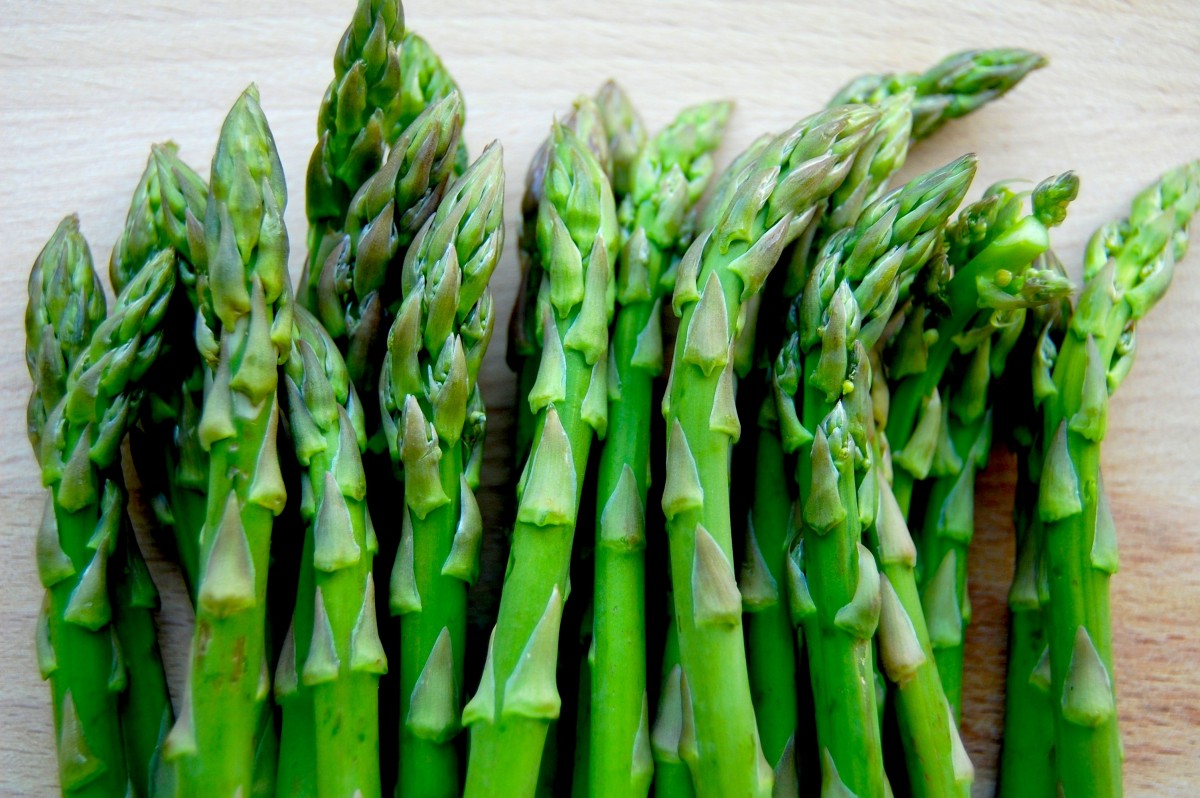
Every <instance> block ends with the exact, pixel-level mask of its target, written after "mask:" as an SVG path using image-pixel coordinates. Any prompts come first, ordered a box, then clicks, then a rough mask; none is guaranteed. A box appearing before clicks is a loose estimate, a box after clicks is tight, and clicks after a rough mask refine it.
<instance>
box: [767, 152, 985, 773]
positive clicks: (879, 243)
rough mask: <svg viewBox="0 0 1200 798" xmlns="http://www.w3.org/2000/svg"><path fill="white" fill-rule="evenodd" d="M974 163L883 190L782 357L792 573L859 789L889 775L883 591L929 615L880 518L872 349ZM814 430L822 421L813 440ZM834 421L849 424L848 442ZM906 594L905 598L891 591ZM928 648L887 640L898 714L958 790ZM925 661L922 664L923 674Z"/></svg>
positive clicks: (817, 681) (835, 248) (820, 694)
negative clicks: (877, 652)
mask: <svg viewBox="0 0 1200 798" xmlns="http://www.w3.org/2000/svg"><path fill="white" fill-rule="evenodd" d="M974 174H975V159H974V157H973V156H964V157H963V158H960V159H958V160H956V161H953V162H951V163H950V164H947V165H946V166H944V167H942V168H940V169H937V170H934V171H933V172H930V173H927V174H925V175H922V176H921V177H918V178H917V179H915V180H913V181H911V182H910V183H908V184H906V185H905V186H903V187H901V188H899V189H897V190H895V191H893V192H891V193H890V194H888V195H886V196H884V197H883V198H881V199H880V200H878V201H877V202H875V203H873V204H871V205H870V206H868V207H867V208H866V209H865V210H864V212H863V214H862V216H861V217H860V218H859V220H858V222H857V223H856V224H855V225H854V227H852V228H850V229H847V230H843V231H841V232H839V233H836V234H835V235H834V236H833V237H832V238H830V239H829V241H828V243H827V244H826V245H825V246H824V247H823V248H822V251H821V253H820V256H819V257H818V258H817V260H816V262H815V264H814V266H813V269H812V271H811V273H810V275H809V278H808V282H807V285H806V287H805V289H804V293H803V294H802V295H801V296H800V298H799V300H798V301H797V302H796V304H795V305H794V306H793V307H794V310H793V316H792V318H793V320H794V321H793V323H794V326H795V329H794V332H793V333H792V335H791V336H790V337H789V339H788V340H787V341H786V342H785V344H784V347H783V349H782V350H781V353H780V355H779V357H778V359H777V361H776V364H775V386H776V391H775V392H776V397H777V402H778V405H777V413H778V417H779V419H780V429H781V433H782V438H781V440H782V442H783V445H784V449H785V450H786V451H796V450H799V451H800V459H799V464H798V470H797V481H798V485H799V486H800V488H801V489H800V496H801V499H800V502H801V504H800V507H799V513H800V519H801V521H802V522H803V524H802V526H801V529H802V533H803V536H804V537H803V542H802V544H801V545H802V546H803V555H802V557H803V562H804V572H803V574H802V575H800V574H798V575H794V576H793V577H792V579H791V580H790V581H789V584H790V585H791V586H793V587H795V588H796V589H799V588H800V587H804V589H805V590H807V592H808V593H809V595H810V598H809V599H805V600H803V601H801V603H802V604H809V603H811V605H812V606H811V608H810V609H809V611H808V612H806V613H802V617H803V624H804V637H805V640H806V641H807V643H808V650H809V667H810V671H811V674H812V682H813V693H814V697H815V700H816V703H817V706H818V707H821V708H822V709H821V710H820V711H819V712H818V716H817V738H818V739H817V742H818V744H819V746H820V747H821V750H822V762H823V770H824V774H823V777H824V779H825V780H826V781H829V782H830V783H834V782H833V779H834V778H835V774H836V776H837V778H840V779H841V780H842V781H843V783H845V784H846V786H847V787H848V788H849V789H850V790H851V792H853V793H854V794H857V795H880V794H882V791H883V789H884V784H885V782H884V777H883V771H882V752H881V748H880V738H879V727H878V725H877V724H878V715H877V705H876V695H875V686H874V674H873V673H872V672H871V666H872V658H871V653H872V646H871V637H872V635H873V634H874V630H875V626H876V624H877V623H878V622H879V617H880V615H879V613H880V607H881V602H882V606H883V607H887V608H889V609H893V610H894V611H895V612H894V613H893V614H894V615H896V616H897V617H902V616H903V615H904V614H907V615H908V616H910V617H911V616H919V615H920V603H919V600H918V597H917V590H916V581H915V577H914V575H913V573H912V565H913V561H912V560H908V561H902V560H899V559H897V558H896V557H894V556H893V554H892V549H893V548H895V546H896V545H897V544H896V543H895V542H894V541H895V540H897V539H907V536H908V531H907V529H897V528H896V527H895V526H894V525H887V526H884V527H878V528H876V527H875V526H874V525H873V524H872V523H871V520H872V518H873V517H874V515H875V512H874V511H875V505H874V502H875V501H876V499H875V494H874V492H888V491H886V486H883V487H881V486H879V484H878V479H879V477H878V472H875V473H872V468H873V465H872V463H873V461H874V460H875V459H878V456H877V454H876V452H875V448H876V443H875V442H874V441H872V440H871V438H872V437H873V436H871V435H869V434H868V433H869V431H870V428H871V422H872V418H873V409H872V405H871V401H870V391H871V379H870V371H871V369H870V365H869V363H868V362H867V355H866V352H867V350H868V348H869V347H873V346H874V345H875V343H876V342H877V340H878V338H879V337H880V335H881V334H882V332H883V328H884V325H885V324H886V323H887V321H888V320H889V319H890V317H891V314H892V310H893V307H894V304H895V301H896V297H897V296H898V294H899V290H900V285H901V283H902V282H904V281H905V280H906V279H910V278H911V276H912V275H913V274H914V273H915V272H916V271H918V270H919V269H921V268H922V267H923V266H924V264H925V263H926V262H927V261H928V260H929V259H930V258H931V257H933V256H935V255H936V253H937V249H938V246H939V244H940V239H941V236H942V227H943V225H944V224H945V223H946V221H947V220H948V219H949V217H950V215H951V214H952V213H953V212H954V209H955V208H956V207H957V206H958V204H959V202H960V201H961V200H962V197H963V195H964V194H965V192H966V190H967V187H968V186H969V185H970V182H971V178H972V177H973V176H974ZM822 331H823V333H822ZM852 363H853V364H854V367H853V368H851V364H852ZM851 376H852V377H853V378H854V381H853V382H849V381H848V380H849V378H850V377H851ZM801 391H803V392H802V393H801ZM835 401H836V403H837V404H833V403H834V402H835ZM826 427H827V428H828V429H825V428H826ZM810 430H817V432H816V439H815V441H814V442H813V445H812V447H811V448H809V447H808V445H807V444H808V442H809V441H810V440H813V439H812V435H813V433H812V432H810ZM831 432H832V433H833V434H834V435H835V436H840V437H841V440H840V442H837V443H836V445H835V443H834V441H833V440H831V439H830V434H831ZM847 435H850V437H847ZM844 471H847V472H848V473H843V472H844ZM843 483H844V484H843ZM860 483H861V484H860ZM860 490H861V491H862V500H861V502H862V506H861V507H860V506H859V498H858V492H859V491H860ZM888 493H890V492H888ZM864 527H865V528H867V529H869V530H870V531H871V533H872V534H871V540H872V542H873V543H874V544H875V545H874V546H873V547H872V548H873V550H874V552H873V553H874V555H875V557H874V558H870V557H868V558H864V557H863V556H862V554H863V552H864V551H866V550H865V549H863V548H862V547H861V544H860V543H859V536H860V534H861V532H860V530H861V529H862V528H864ZM883 544H886V545H883ZM870 553H871V552H868V555H869V554H870ZM876 560H878V564H877V562H876ZM880 571H882V573H883V574H884V577H885V580H884V582H882V583H881V582H880V580H879V578H878V576H877V575H878V574H879V573H880ZM887 580H890V583H889V582H888V581H887ZM893 588H894V589H893ZM889 590H890V592H889ZM802 592H803V591H802ZM897 594H898V595H899V598H898V600H897V601H895V602H891V603H889V599H891V598H895V597H896V596H897ZM800 598H801V599H803V595H802V594H801V595H800ZM886 620H887V618H886V616H885V621H886ZM912 625H913V624H911V623H910V624H909V626H912ZM890 628H891V627H890V626H889V625H888V624H887V623H885V624H884V625H883V627H882V628H881V632H882V633H883V634H884V639H885V640H887V639H888V638H887V633H888V632H889V631H890ZM905 631H907V629H906V630H905ZM921 631H922V630H921V628H920V625H919V624H917V625H916V629H915V631H914V632H913V635H912V638H910V640H909V641H907V642H911V643H912V644H914V645H917V646H918V653H919V648H920V646H919V640H920V632H921ZM925 643H926V647H927V640H926V641H925ZM929 660H930V661H929V663H928V667H927V668H926V669H925V671H924V672H923V673H920V674H918V672H917V670H916V668H915V666H914V668H913V669H912V670H906V671H905V672H903V674H901V673H900V670H899V669H897V668H894V667H893V665H892V662H891V661H890V658H889V650H888V649H887V647H886V646H885V647H884V650H883V663H884V666H885V670H888V671H889V675H891V676H893V679H894V680H895V681H897V682H899V683H900V685H901V689H900V690H899V691H898V701H899V705H898V708H899V716H900V721H901V728H902V731H903V732H904V736H905V740H906V742H907V743H908V744H907V745H906V748H907V749H908V751H909V753H910V759H911V761H912V762H914V764H915V765H916V767H914V768H913V774H912V775H913V782H914V785H915V786H914V790H915V792H916V794H919V795H920V794H933V795H946V794H959V793H962V792H963V791H964V789H966V788H969V782H970V775H969V765H968V768H966V769H965V773H958V772H955V768H954V764H955V762H954V758H953V756H952V753H953V750H954V749H953V743H954V742H955V741H954V740H952V739H951V736H950V735H949V734H947V731H948V730H949V729H950V726H949V724H948V722H947V720H946V715H945V698H944V696H943V695H942V692H941V685H940V684H939V683H938V679H937V671H936V669H935V667H934V665H933V662H932V655H930V657H929ZM864 669H865V670H864ZM917 675H920V676H921V678H920V679H919V680H915V679H913V677H914V676H917ZM955 736H956V735H955ZM856 751H858V752H865V754H866V757H865V758H866V766H865V767H861V768H860V767H854V766H853V764H852V763H853V762H854V761H855V757H856V756H859V754H858V753H856ZM960 770H964V769H961V768H960ZM962 781H965V782H966V783H965V784H961V783H960V782H962ZM926 791H927V792H926Z"/></svg>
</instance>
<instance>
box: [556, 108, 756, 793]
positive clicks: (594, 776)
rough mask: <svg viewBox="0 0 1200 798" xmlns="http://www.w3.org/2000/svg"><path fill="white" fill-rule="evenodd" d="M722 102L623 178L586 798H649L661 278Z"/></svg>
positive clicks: (662, 137)
mask: <svg viewBox="0 0 1200 798" xmlns="http://www.w3.org/2000/svg"><path fill="white" fill-rule="evenodd" d="M731 110H732V105H731V104H730V103H710V104H707V105H700V106H695V107H693V108H689V109H686V110H685V111H683V112H682V113H681V114H680V115H679V116H678V117H677V118H676V119H675V121H674V122H672V123H671V124H670V125H669V126H668V127H667V128H666V129H664V130H663V131H662V132H661V133H660V134H658V136H656V137H655V139H654V140H653V141H652V142H651V143H650V144H649V146H647V147H646V148H645V149H644V150H643V151H642V153H641V155H640V156H639V157H638V158H637V159H636V161H635V162H634V163H633V164H632V166H631V168H630V173H631V181H632V182H631V183H630V184H629V191H630V193H628V194H627V195H626V196H625V198H624V200H623V201H622V203H621V208H620V211H619V216H620V221H621V228H622V229H621V233H622V235H621V237H622V241H623V247H622V251H621V254H620V256H619V257H618V260H617V302H618V306H619V310H618V314H617V320H616V324H615V326H614V328H613V330H614V331H613V336H612V351H611V355H610V367H609V368H610V370H611V377H612V382H611V384H609V386H608V397H607V401H608V430H607V437H606V439H605V444H604V450H603V452H602V454H601V458H600V467H599V474H598V477H597V487H596V495H597V497H598V498H597V502H596V504H597V508H596V554H595V558H596V592H595V616H594V623H593V634H594V637H593V640H594V652H595V662H594V663H592V667H591V672H592V683H591V694H592V702H591V728H590V735H589V736H587V737H585V740H587V742H584V740H581V741H580V744H581V745H588V746H589V748H590V751H589V758H590V763H591V776H590V792H589V794H590V795H592V796H597V798H600V797H602V796H636V795H645V794H646V793H647V791H648V790H649V787H650V778H651V776H652V774H653V763H652V759H651V751H650V730H649V706H648V701H647V697H646V625H645V604H646V594H645V569H646V563H645V554H644V551H645V545H646V540H645V524H646V517H645V507H646V494H647V491H648V489H649V479H650V437H651V429H650V418H651V412H652V409H651V408H652V404H653V401H652V396H653V389H654V378H655V377H656V376H657V375H658V374H660V373H661V371H662V365H663V344H662V322H661V307H660V305H661V300H662V298H663V297H664V295H666V294H667V293H668V292H669V291H670V290H671V289H672V288H673V286H672V285H671V284H669V283H665V281H664V280H663V279H662V278H663V274H664V272H665V271H666V270H667V267H668V266H669V265H670V261H671V259H672V257H673V254H674V253H675V252H676V251H677V250H678V249H679V245H680V243H681V237H682V235H683V224H684V221H685V219H686V216H687V214H688V213H689V211H690V210H691V208H692V207H693V206H694V204H695V203H696V201H697V200H698V199H699V197H700V195H701V194H703V192H704V189H705V187H706V186H707V184H708V181H709V178H710V177H711V175H712V157H711V155H710V153H711V152H712V151H713V150H715V149H716V148H717V146H718V145H719V144H720V141H721V137H722V135H723V133H724V129H725V123H726V121H727V120H728V118H729V114H730V112H731Z"/></svg>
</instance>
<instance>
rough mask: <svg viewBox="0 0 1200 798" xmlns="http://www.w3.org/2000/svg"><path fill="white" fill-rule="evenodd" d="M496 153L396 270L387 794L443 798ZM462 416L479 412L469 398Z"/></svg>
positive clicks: (458, 681)
mask: <svg viewBox="0 0 1200 798" xmlns="http://www.w3.org/2000/svg"><path fill="white" fill-rule="evenodd" d="M503 206H504V166H503V151H502V150H501V148H500V145H499V144H492V145H490V146H489V147H488V148H487V149H486V150H484V152H483V154H482V155H481V156H480V157H479V159H478V160H477V161H476V162H475V163H474V164H472V165H471V166H470V167H469V168H468V169H467V171H466V172H465V173H464V174H463V176H462V177H461V178H459V180H458V181H457V182H456V183H455V184H454V185H453V186H452V187H451V189H450V192H449V193H448V194H447V195H446V198H445V199H443V200H442V203H441V205H440V206H439V207H438V210H437V213H436V214H435V215H434V216H433V217H432V218H431V219H430V221H429V222H428V223H427V224H426V226H425V227H424V228H423V229H422V230H421V232H420V233H419V234H418V236H417V240H416V241H415V242H414V243H413V247H412V249H411V250H410V253H409V256H408V259H407V260H406V262H405V264H404V288H403V294H404V299H403V302H402V304H401V308H400V312H399V314H398V316H397V318H396V322H395V324H394V325H393V327H392V330H391V332H390V333H389V335H388V354H387V355H386V356H385V359H384V369H383V370H384V376H385V379H384V381H383V383H382V386H381V402H382V409H383V420H384V430H385V434H386V436H387V439H388V444H389V446H390V447H391V453H392V459H393V461H394V462H396V463H397V465H401V464H402V465H403V467H404V477H405V482H404V501H405V508H404V509H403V510H402V513H403V519H404V520H403V524H402V526H403V530H402V533H401V535H402V538H401V542H400V548H399V554H398V555H397V558H396V562H395V565H394V567H393V570H392V580H391V596H390V606H391V610H392V613H393V614H396V615H400V617H401V623H400V649H399V650H400V718H401V724H402V727H403V728H402V730H401V743H400V781H399V784H398V785H397V788H396V790H397V795H405V796H408V795H411V796H456V795H458V794H459V780H458V773H459V768H458V755H457V752H456V750H455V745H454V742H455V740H454V738H455V736H456V735H457V733H458V731H459V729H460V718H461V714H462V713H461V707H462V701H461V694H462V689H463V654H464V652H465V647H466V621H467V606H466V605H467V587H468V585H470V584H472V583H473V582H474V581H475V578H476V576H477V575H478V573H479V546H480V542H481V538H482V535H483V526H482V519H481V517H480V515H479V508H478V507H477V506H476V504H475V498H474V495H473V492H472V491H473V488H474V487H475V485H473V484H472V480H471V479H470V477H469V476H468V473H467V469H466V466H467V461H468V460H470V459H471V458H472V457H473V456H477V454H473V451H474V450H475V447H476V446H477V445H482V437H483V429H482V425H483V423H484V418H483V415H482V412H481V411H479V410H476V409H475V408H473V407H469V405H468V400H470V399H471V398H472V397H477V396H478V391H479V389H478V386H477V384H476V380H477V378H478V375H479V368H480V364H481V363H482V360H483V355H484V353H485V352H486V350H487V346H488V342H489V341H490V339H491V334H492V298H491V292H490V290H489V289H488V281H489V280H490V278H491V275H492V272H493V271H494V270H495V268H496V263H497V261H498V260H499V257H500V252H501V249H502V247H503V241H504V224H503V211H504V207H503ZM475 407H477V408H482V402H481V401H479V402H476V403H475Z"/></svg>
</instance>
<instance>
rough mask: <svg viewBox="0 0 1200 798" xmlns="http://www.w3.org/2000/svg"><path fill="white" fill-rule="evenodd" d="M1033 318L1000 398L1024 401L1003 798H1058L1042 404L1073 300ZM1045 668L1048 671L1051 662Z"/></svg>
mask: <svg viewBox="0 0 1200 798" xmlns="http://www.w3.org/2000/svg"><path fill="white" fill-rule="evenodd" d="M1047 254H1048V255H1050V254H1052V253H1047ZM1049 265H1050V267H1051V268H1055V269H1057V270H1059V271H1060V272H1061V271H1062V264H1061V263H1060V262H1059V261H1058V259H1057V258H1053V257H1051V258H1050V259H1049ZM1063 273H1064V274H1065V272H1063ZM1032 315H1033V323H1032V324H1027V325H1026V326H1025V329H1024V330H1023V331H1022V338H1021V341H1019V342H1018V344H1017V346H1018V348H1017V350H1016V351H1015V352H1014V354H1013V358H1014V360H1015V362H1017V363H1028V364H1029V367H1028V368H1022V369H1015V370H1009V371H1008V372H1006V374H1005V382H1006V383H1007V384H1006V385H1005V386H1004V388H1002V390H1001V393H1002V395H1004V396H1007V397H1018V401H1015V402H1005V403H1002V404H1001V405H999V406H998V408H997V409H998V410H1002V411H1005V412H1002V414H1001V416H1000V418H999V419H998V424H997V428H998V429H1002V430H1003V429H1007V430H1009V437H1010V439H1011V443H1010V446H1011V447H1012V448H1013V449H1014V450H1015V451H1016V452H1017V489H1016V496H1015V498H1014V501H1013V527H1014V529H1015V530H1016V535H1017V540H1016V549H1017V552H1016V567H1015V569H1014V572H1013V582H1012V587H1011V588H1010V590H1009V593H1008V607H1009V613H1010V621H1009V633H1008V671H1007V677H1006V680H1005V693H1004V733H1003V735H1002V736H1001V740H1002V742H1003V745H1002V746H1001V749H1000V773H999V777H998V779H997V781H998V784H997V794H998V795H1000V796H1002V797H1003V798H1018V796H1019V797H1020V798H1026V797H1027V798H1053V797H1054V796H1055V795H1056V794H1057V786H1056V784H1057V778H1056V777H1055V774H1054V759H1053V754H1052V751H1053V747H1054V720H1053V718H1054V714H1053V710H1052V709H1051V706H1050V697H1049V692H1050V691H1049V680H1048V678H1044V677H1048V675H1047V674H1045V673H1044V669H1039V668H1038V665H1039V663H1040V661H1041V657H1042V652H1043V651H1045V650H1046V634H1045V628H1044V624H1043V618H1044V614H1043V605H1044V603H1045V600H1046V593H1047V590H1048V585H1047V583H1046V580H1045V578H1044V577H1045V576H1046V574H1045V571H1044V569H1043V568H1042V550H1043V549H1042V541H1043V539H1044V533H1045V525H1044V524H1043V523H1042V521H1041V519H1040V518H1038V514H1037V483H1038V479H1039V478H1040V476H1041V470H1042V448H1043V447H1042V427H1043V426H1044V421H1043V419H1042V405H1043V403H1044V402H1045V400H1046V399H1047V398H1048V396H1049V394H1050V393H1051V392H1052V390H1053V386H1054V381H1053V378H1052V377H1051V371H1052V369H1053V364H1054V359H1055V358H1056V357H1057V355H1058V349H1059V346H1060V345H1061V344H1062V340H1063V335H1064V334H1065V332H1066V324H1067V320H1068V319H1069V318H1070V315H1071V303H1070V299H1069V298H1067V297H1063V298H1062V299H1060V300H1059V301H1057V302H1052V303H1048V304H1046V305H1042V306H1040V307H1037V308H1034V309H1033V312H1032ZM1035 375H1036V376H1035ZM1045 664H1046V665H1049V660H1047V661H1046V663H1045Z"/></svg>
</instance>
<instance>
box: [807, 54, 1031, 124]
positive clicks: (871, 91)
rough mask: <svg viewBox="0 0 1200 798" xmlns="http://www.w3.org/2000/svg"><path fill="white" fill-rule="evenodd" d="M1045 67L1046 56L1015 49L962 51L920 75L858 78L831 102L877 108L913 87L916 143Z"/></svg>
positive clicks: (895, 74) (887, 75) (883, 75)
mask: <svg viewBox="0 0 1200 798" xmlns="http://www.w3.org/2000/svg"><path fill="white" fill-rule="evenodd" d="M1045 65H1046V58H1045V56H1042V55H1039V54H1037V53H1032V52H1030V51H1028V50H1021V49H1018V48H1014V47H1000V48H996V49H993V50H965V51H963V52H960V53H955V54H954V55H951V56H948V57H947V58H944V59H942V60H941V61H939V62H938V63H937V64H935V65H934V66H932V67H930V68H929V69H928V70H927V71H925V72H923V73H918V72H898V73H891V74H881V75H862V76H860V77H858V78H855V79H854V80H852V81H850V83H848V84H846V85H845V86H843V87H842V89H841V90H840V91H839V92H838V93H837V94H835V95H834V97H833V99H832V100H831V101H830V103H829V104H830V105H831V106H834V105H842V104H844V103H870V104H877V103H879V102H880V101H881V100H882V99H883V98H884V97H888V96H894V95H897V94H900V93H901V92H904V91H907V90H909V89H912V90H914V91H915V92H916V99H915V101H914V103H913V128H912V129H913V138H914V139H917V140H920V139H923V138H926V137H927V136H930V135H932V134H933V133H935V132H936V131H937V130H938V129H939V128H940V127H941V126H942V125H944V124H946V123H947V122H949V121H950V120H951V119H957V118H959V117H962V116H966V115H967V114H969V113H971V112H972V111H975V110H976V109H978V108H980V107H982V106H984V105H986V104H987V103H989V102H991V101H992V100H995V99H997V98H999V97H1001V96H1003V95H1004V94H1005V93H1007V92H1008V91H1009V90H1010V89H1012V88H1013V87H1014V86H1016V85H1017V84H1018V83H1020V82H1021V81H1022V80H1023V79H1024V78H1025V76H1026V75H1028V74H1029V73H1030V72H1032V71H1033V70H1035V69H1040V68H1041V67H1043V66H1045Z"/></svg>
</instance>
